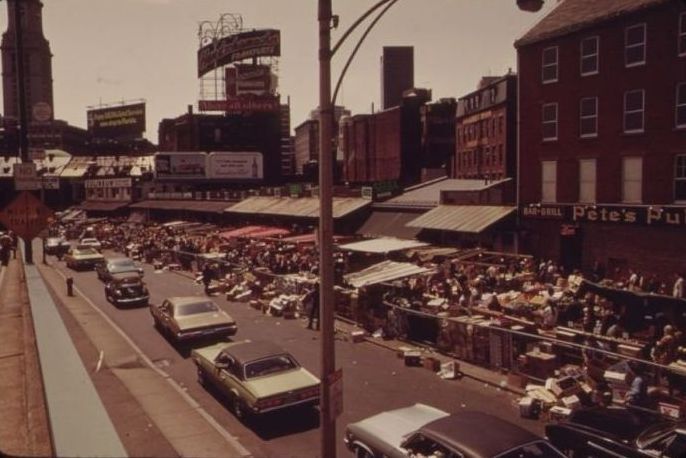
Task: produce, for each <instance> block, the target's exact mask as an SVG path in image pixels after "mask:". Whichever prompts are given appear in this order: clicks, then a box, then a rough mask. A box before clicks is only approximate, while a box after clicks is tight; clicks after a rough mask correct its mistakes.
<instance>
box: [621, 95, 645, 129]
mask: <svg viewBox="0 0 686 458" xmlns="http://www.w3.org/2000/svg"><path fill="white" fill-rule="evenodd" d="M644 111H645V91H644V90H643V89H637V90H634V91H627V92H625V93H624V132H627V133H632V132H643V129H644Z"/></svg>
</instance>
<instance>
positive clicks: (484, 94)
mask: <svg viewBox="0 0 686 458" xmlns="http://www.w3.org/2000/svg"><path fill="white" fill-rule="evenodd" d="M516 114H517V76H516V75H513V74H507V75H505V76H503V77H501V78H493V77H485V78H482V80H481V82H480V84H479V88H478V89H477V90H476V91H474V92H472V93H470V94H467V95H465V96H464V97H461V98H460V100H459V101H458V103H457V115H456V119H455V145H456V147H455V154H454V156H455V157H454V160H453V162H452V169H451V176H452V177H453V178H485V179H491V180H500V179H503V178H514V175H515V169H516V151H517V128H516V122H515V121H516Z"/></svg>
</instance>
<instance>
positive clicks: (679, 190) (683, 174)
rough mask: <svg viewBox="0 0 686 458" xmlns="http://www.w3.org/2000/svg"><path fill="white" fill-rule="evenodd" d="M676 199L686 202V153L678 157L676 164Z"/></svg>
mask: <svg viewBox="0 0 686 458" xmlns="http://www.w3.org/2000/svg"><path fill="white" fill-rule="evenodd" d="M674 200H676V201H678V202H686V154H680V155H678V156H677V157H676V163H675V165H674Z"/></svg>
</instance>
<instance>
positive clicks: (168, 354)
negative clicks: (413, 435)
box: [53, 253, 318, 457]
mask: <svg viewBox="0 0 686 458" xmlns="http://www.w3.org/2000/svg"><path fill="white" fill-rule="evenodd" d="M106 254H108V253H106ZM110 255H111V254H110ZM53 266H56V267H57V268H58V269H60V270H62V271H63V272H64V273H65V275H68V276H72V277H73V278H74V280H75V284H76V286H77V287H78V288H79V290H80V291H81V292H82V293H83V294H84V295H85V296H86V297H88V298H89V299H90V300H91V302H93V303H94V304H95V305H96V306H97V307H98V308H100V309H101V310H102V311H103V312H104V313H105V314H106V315H107V316H108V317H109V318H110V319H112V321H114V322H115V323H116V324H117V326H119V327H120V329H122V330H123V331H124V332H125V333H126V334H127V335H128V336H129V338H131V339H132V340H133V342H134V343H135V344H136V345H137V346H138V347H139V348H140V349H141V351H142V352H143V353H144V354H145V355H146V356H147V357H148V358H149V359H151V360H152V361H153V362H154V363H155V364H156V365H158V366H159V367H160V368H162V369H163V370H164V371H165V372H166V373H168V374H169V376H170V377H171V378H172V379H173V380H174V381H175V382H176V383H178V384H179V386H181V387H182V388H183V389H184V390H186V391H187V392H188V394H189V395H190V396H191V397H193V398H194V399H195V400H196V401H197V402H198V403H199V404H200V405H201V406H202V407H203V408H204V409H205V410H206V411H207V412H208V413H209V414H210V415H211V416H212V417H213V418H214V419H215V420H216V421H217V422H218V423H219V424H221V425H222V426H223V427H225V429H226V430H227V431H228V432H229V433H230V434H232V435H233V436H235V437H237V438H238V440H239V441H240V442H241V443H242V444H243V446H245V447H246V448H248V449H249V450H250V451H251V452H252V453H253V454H254V455H255V456H260V457H262V456H264V457H280V456H293V457H299V456H303V457H305V456H317V450H318V442H317V440H318V433H317V430H316V427H317V426H318V422H316V421H314V422H313V421H312V415H305V416H300V417H298V418H295V419H294V418H292V417H284V414H281V415H269V416H266V417H265V421H264V424H263V422H254V423H251V424H248V425H243V424H242V423H240V422H239V421H238V420H236V418H235V417H234V416H233V415H232V413H231V412H230V410H229V409H228V407H227V404H226V400H225V399H224V398H222V397H221V396H218V395H217V393H216V392H214V391H207V390H205V389H204V388H203V387H202V386H200V385H199V384H198V383H197V380H196V369H195V364H193V362H192V361H191V359H190V358H189V357H188V355H189V352H190V348H191V347H189V346H183V347H179V346H176V345H173V344H172V343H171V342H169V341H168V340H167V339H166V338H165V337H163V336H162V335H161V334H160V333H159V332H158V331H157V330H156V329H155V328H154V327H153V325H152V318H151V316H150V313H149V311H148V308H147V307H142V308H131V309H128V308H127V309H119V308H116V307H114V306H113V305H112V304H110V303H109V302H107V301H106V299H105V296H104V284H103V283H102V282H101V281H100V280H98V278H97V275H96V274H95V272H92V271H73V270H71V269H69V268H67V267H66V266H65V265H64V263H58V262H56V261H54V262H53ZM143 267H144V269H145V275H144V279H145V280H146V283H147V285H148V289H149V291H150V293H151V301H155V302H158V303H159V302H161V301H162V300H163V299H165V298H166V297H170V296H188V295H204V292H203V289H202V287H197V286H196V285H195V284H194V283H193V282H192V281H186V280H187V279H186V278H184V277H181V276H179V275H178V274H174V273H169V272H158V273H155V272H154V270H152V269H151V268H149V266H143ZM220 306H222V308H225V306H224V305H220ZM225 309H226V308H225ZM256 321H258V322H259V321H260V320H259V319H258V320H256ZM240 326H241V325H240V322H239V332H240V329H241V328H240ZM243 338H245V337H243ZM253 338H254V337H253ZM286 415H287V414H286ZM308 433H309V435H308ZM304 434H305V435H308V437H303V435H304ZM266 441H269V442H268V443H267V442H266ZM284 450H288V452H287V454H286V455H284Z"/></svg>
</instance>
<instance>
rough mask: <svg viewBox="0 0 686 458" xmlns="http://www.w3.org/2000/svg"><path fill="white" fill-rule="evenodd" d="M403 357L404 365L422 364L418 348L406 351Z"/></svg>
mask: <svg viewBox="0 0 686 458" xmlns="http://www.w3.org/2000/svg"><path fill="white" fill-rule="evenodd" d="M404 358H405V365H406V366H421V365H422V354H421V352H420V351H419V350H410V351H406V352H405V355H404Z"/></svg>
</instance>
